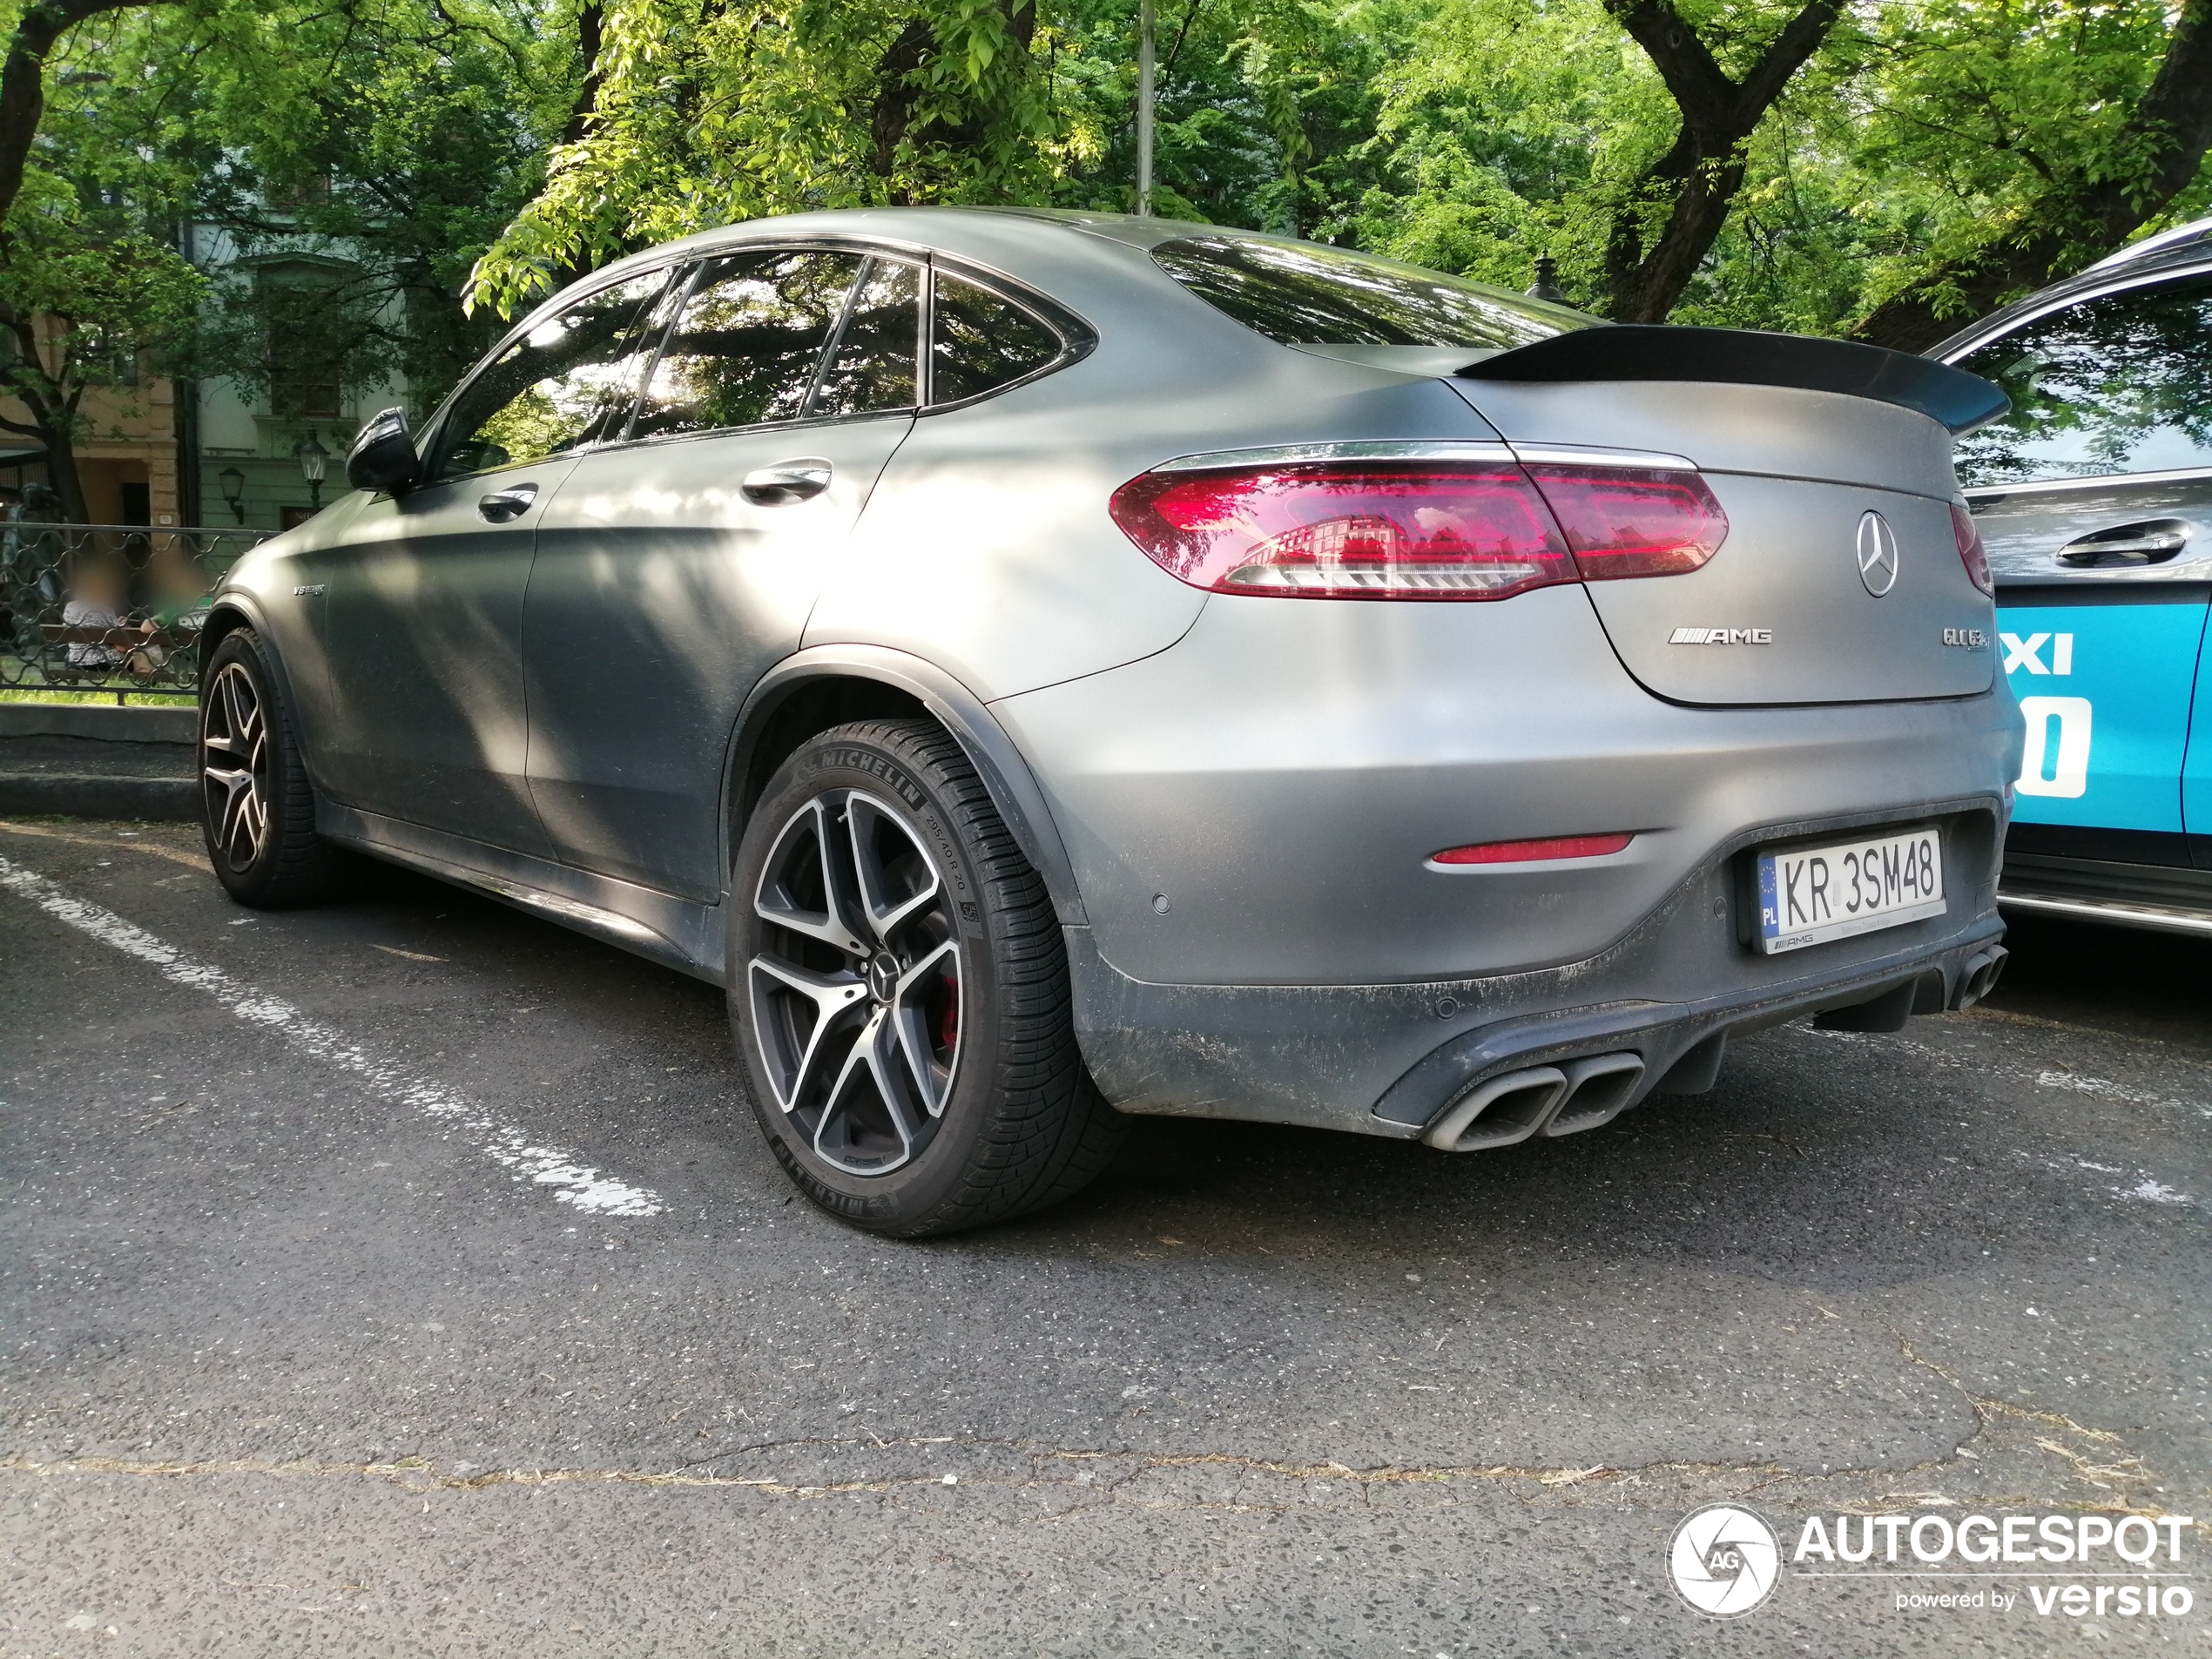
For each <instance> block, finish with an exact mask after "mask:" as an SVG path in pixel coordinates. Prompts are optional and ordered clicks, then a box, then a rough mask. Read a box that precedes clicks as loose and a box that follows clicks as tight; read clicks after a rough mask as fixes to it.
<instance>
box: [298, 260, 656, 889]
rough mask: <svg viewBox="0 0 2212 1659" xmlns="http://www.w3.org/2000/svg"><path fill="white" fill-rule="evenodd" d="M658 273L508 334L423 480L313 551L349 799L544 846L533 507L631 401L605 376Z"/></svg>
mask: <svg viewBox="0 0 2212 1659" xmlns="http://www.w3.org/2000/svg"><path fill="white" fill-rule="evenodd" d="M667 279H668V273H667V272H666V271H665V270H662V271H659V272H656V273H652V274H650V275H646V276H638V277H631V278H630V279H627V280H623V281H619V282H616V283H614V284H611V285H610V286H608V287H602V288H600V289H598V290H597V291H595V292H593V293H589V294H587V295H585V296H583V298H581V299H579V300H576V301H575V302H573V303H572V304H570V305H569V306H566V307H563V309H562V310H561V311H559V312H558V313H556V314H554V315H552V316H550V317H548V318H545V319H544V320H541V321H538V322H536V324H534V325H533V326H532V327H530V329H529V332H528V333H526V334H522V335H521V336H519V337H518V338H516V339H514V340H512V341H508V342H507V343H506V344H504V345H503V346H502V347H501V348H500V349H499V350H498V351H496V353H495V354H493V355H492V356H491V357H490V358H489V360H487V361H486V362H485V363H484V364H483V365H482V367H481V368H479V369H478V370H477V371H476V373H475V374H474V375H473V376H472V377H471V378H470V379H469V381H468V382H467V383H466V384H464V385H463V387H462V389H461V391H460V392H459V393H458V394H457V395H455V398H454V399H453V401H452V402H451V403H450V404H449V406H448V408H447V410H446V412H445V414H444V415H443V416H442V418H441V419H440V420H438V421H435V422H434V424H433V429H432V430H431V431H430V432H429V433H428V435H427V448H426V453H425V469H424V471H425V481H424V482H422V483H421V484H419V485H418V486H416V487H415V488H414V489H410V490H408V491H407V492H406V493H404V494H403V495H400V496H378V497H376V498H374V499H373V500H371V501H370V502H368V503H367V504H366V505H365V506H364V507H363V508H362V509H361V510H360V511H359V512H358V513H357V514H356V515H355V516H354V520H353V522H352V523H351V524H350V525H349V526H348V529H347V536H346V538H345V540H344V542H343V543H342V544H341V545H340V546H338V547H335V548H334V549H332V550H330V552H329V554H328V556H327V557H326V558H325V559H324V560H323V561H321V564H320V570H319V572H318V573H319V574H323V575H324V580H325V581H326V583H327V596H326V597H325V599H324V606H325V610H324V631H325V640H326V647H327V649H326V658H327V673H328V694H329V707H330V711H331V718H330V720H329V723H328V728H327V733H326V734H325V736H324V738H323V740H322V742H321V744H320V747H319V750H318V753H317V762H318V770H319V776H320V781H321V783H322V785H323V787H324V788H325V790H326V791H327V793H328V794H329V795H330V796H331V797H332V798H333V799H336V800H338V801H340V802H341V803H344V804H346V805H348V806H355V807H359V808H361V809H362V810H365V811H368V812H372V813H379V814H381V815H383V816H386V817H390V818H396V819H404V820H406V821H408V822H409V823H415V824H420V825H423V826H428V827H429V828H432V829H436V830H442V831H446V832H448V833H452V834H455V835H461V836H465V837H467V838H468V839H469V840H475V841H482V842H487V843H489V844H490V845H492V846H500V847H504V848H509V849H512V850H515V851H517V852H524V853H536V854H538V855H540V856H544V855H546V854H547V853H549V851H550V848H549V846H548V844H547V842H546V840H545V834H544V831H543V827H542V826H540V824H539V822H538V819H537V813H536V809H535V807H534V806H533V804H532V802H531V800H530V796H529V786H528V783H527V781H526V779H525V775H524V757H525V752H526V743H527V726H526V720H525V714H524V691H523V596H524V593H525V591H526V590H527V586H528V583H529V568H530V561H531V558H532V556H533V555H534V553H535V550H536V532H537V523H538V518H539V516H540V515H541V514H542V512H543V509H544V504H545V502H547V501H549V500H550V499H551V497H552V496H553V493H554V491H555V490H556V489H558V488H559V487H560V485H561V482H562V481H563V479H565V478H566V477H567V476H568V475H569V472H570V469H571V468H573V467H574V466H575V464H576V457H577V453H578V452H579V451H580V450H581V449H582V448H583V447H584V446H586V445H588V444H589V443H590V442H592V441H594V440H595V439H596V438H597V437H598V436H599V435H601V434H602V432H603V430H604V424H605V422H606V421H607V420H608V419H609V418H610V416H611V417H613V418H617V419H619V418H621V417H622V416H624V415H626V414H627V410H628V403H629V400H628V397H627V395H614V394H613V393H612V391H611V388H612V387H613V386H614V384H615V383H616V382H617V381H619V379H620V376H621V374H622V372H623V366H624V363H625V361H627V360H628V356H629V354H630V353H631V350H632V349H633V347H634V345H635V338H634V336H635V330H636V328H637V324H638V321H639V320H640V317H641V315H642V314H643V312H644V308H645V307H646V306H647V305H648V303H649V302H650V301H651V300H652V299H653V298H654V297H655V296H656V294H657V293H658V292H659V290H660V289H661V288H662V287H664V286H665V284H666V282H667Z"/></svg>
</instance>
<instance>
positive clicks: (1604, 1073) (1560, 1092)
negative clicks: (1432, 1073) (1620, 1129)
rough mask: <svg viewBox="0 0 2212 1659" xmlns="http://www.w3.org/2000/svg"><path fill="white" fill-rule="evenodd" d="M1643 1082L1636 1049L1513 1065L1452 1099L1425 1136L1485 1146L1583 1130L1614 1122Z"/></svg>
mask: <svg viewBox="0 0 2212 1659" xmlns="http://www.w3.org/2000/svg"><path fill="white" fill-rule="evenodd" d="M1642 1082H1643V1061H1642V1059H1641V1058H1640V1057H1639V1056H1637V1055H1632V1054H1607V1055H1595V1056H1593V1057H1591V1058H1589V1059H1584V1060H1569V1061H1566V1062H1562V1063H1561V1064H1560V1065H1556V1066H1531V1067H1529V1068H1527V1069H1526V1070H1522V1071H1509V1072H1507V1073H1506V1074H1505V1075H1504V1076H1501V1077H1492V1078H1490V1079H1489V1080H1487V1082H1481V1083H1479V1084H1477V1085H1476V1086H1475V1087H1474V1089H1470V1090H1468V1091H1467V1093H1466V1094H1465V1095H1462V1096H1460V1098H1459V1099H1458V1100H1456V1101H1454V1102H1453V1103H1452V1104H1451V1105H1450V1106H1449V1107H1447V1108H1446V1109H1445V1111H1444V1114H1443V1116H1440V1117H1439V1118H1438V1119H1437V1120H1436V1121H1435V1122H1434V1123H1432V1124H1430V1125H1429V1127H1428V1130H1427V1132H1426V1134H1424V1135H1423V1136H1421V1138H1422V1139H1423V1140H1424V1141H1426V1142H1427V1143H1428V1144H1429V1145H1431V1146H1433V1147H1434V1148H1436V1149H1437V1150H1439V1151H1440V1152H1484V1151H1487V1150H1490V1149H1491V1148H1493V1147H1500V1146H1515V1145H1518V1144H1519V1143H1521V1142H1522V1141H1525V1140H1527V1139H1528V1138H1529V1137H1530V1136H1536V1135H1541V1136H1548V1137H1554V1138H1555V1137H1557V1136H1561V1135H1579V1134H1581V1132H1582V1131H1583V1130H1588V1129H1595V1128H1597V1127H1598V1126H1599V1125H1600V1124H1601V1123H1611V1122H1612V1121H1613V1119H1614V1118H1615V1117H1616V1116H1619V1115H1620V1113H1621V1109H1622V1108H1623V1107H1625V1106H1626V1105H1628V1103H1629V1102H1630V1101H1632V1100H1634V1099H1635V1096H1636V1090H1637V1088H1638V1086H1639V1085H1640V1084H1641V1083H1642Z"/></svg>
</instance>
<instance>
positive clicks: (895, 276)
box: [808, 259, 922, 415]
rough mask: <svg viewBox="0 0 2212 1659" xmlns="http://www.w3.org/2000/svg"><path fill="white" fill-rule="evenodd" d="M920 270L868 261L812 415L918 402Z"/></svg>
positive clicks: (901, 262) (861, 411)
mask: <svg viewBox="0 0 2212 1659" xmlns="http://www.w3.org/2000/svg"><path fill="white" fill-rule="evenodd" d="M921 278H922V271H921V266H918V265H911V264H908V263H907V261H906V260H883V259H876V260H869V261H868V268H867V275H865V276H863V277H862V278H861V279H860V287H857V288H855V289H854V290H853V303H852V305H851V307H849V308H848V309H847V310H846V314H845V324H844V327H841V328H840V329H839V330H838V332H837V346H836V348H835V349H834V350H833V351H832V352H831V354H830V361H829V364H828V367H827V368H824V369H823V371H822V381H821V384H820V386H819V387H818V388H816V390H815V393H814V401H813V405H812V406H811V408H809V410H808V413H809V414H813V415H867V414H870V413H873V412H874V411H877V410H883V409H910V408H914V405H915V404H916V403H917V402H919V401H921V399H920V395H919V393H918V390H917V388H918V387H919V386H920V384H921Z"/></svg>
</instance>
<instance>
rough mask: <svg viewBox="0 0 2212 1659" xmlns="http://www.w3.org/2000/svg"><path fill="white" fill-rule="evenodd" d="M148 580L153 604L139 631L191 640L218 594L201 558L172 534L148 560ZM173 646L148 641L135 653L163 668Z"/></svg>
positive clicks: (176, 640)
mask: <svg viewBox="0 0 2212 1659" xmlns="http://www.w3.org/2000/svg"><path fill="white" fill-rule="evenodd" d="M145 582H146V589H147V591H148V592H149V593H150V594H151V595H152V598H153V608H152V611H151V612H150V613H149V614H148V615H147V617H146V619H145V621H144V622H142V623H140V624H138V631H139V632H140V633H145V634H166V635H168V637H169V638H170V640H171V641H172V642H178V641H182V642H183V643H185V644H189V643H190V636H192V635H193V634H197V633H198V632H199V631H200V629H201V628H202V627H203V626H204V625H205V624H206V621H207V607H208V606H209V605H210V604H212V603H213V600H214V597H215V596H214V594H213V593H212V591H211V590H209V588H208V585H207V577H206V573H205V572H204V571H202V570H200V568H199V560H197V559H195V558H194V557H193V556H192V552H191V550H189V549H188V548H186V547H185V544H184V543H182V542H180V541H179V540H178V539H177V538H176V537H175V536H171V537H169V538H168V539H167V540H165V542H163V543H162V544H161V545H160V546H159V547H158V548H157V549H155V550H154V554H153V556H152V558H150V559H148V560H147V561H146V568H145ZM170 650H171V647H170V646H169V645H164V644H148V645H147V646H145V648H144V650H142V651H135V652H133V653H132V655H133V656H138V657H144V658H146V660H147V661H148V662H149V663H150V664H152V667H154V668H159V667H160V666H161V665H162V664H164V663H165V662H167V661H168V660H169V655H170Z"/></svg>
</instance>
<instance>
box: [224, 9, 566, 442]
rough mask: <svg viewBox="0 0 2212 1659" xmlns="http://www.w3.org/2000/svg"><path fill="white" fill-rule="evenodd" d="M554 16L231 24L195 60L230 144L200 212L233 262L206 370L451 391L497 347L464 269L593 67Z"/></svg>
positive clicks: (254, 379) (385, 12) (359, 16)
mask: <svg viewBox="0 0 2212 1659" xmlns="http://www.w3.org/2000/svg"><path fill="white" fill-rule="evenodd" d="M560 21H561V20H560V19H559V18H558V17H557V15H556V16H555V17H552V18H548V17H546V16H544V15H543V11H542V9H541V8H540V7H538V6H536V5H534V4H531V3H529V0H352V3H350V4H349V6H348V7H347V9H346V10H342V11H335V12H326V13H315V14H310V15H307V16H304V17H282V16H277V15H271V14H240V15H239V16H237V17H233V19H231V20H230V23H229V24H228V27H227V30H226V33H225V37H224V40H223V44H224V47H225V48H226V50H224V51H222V52H221V53H220V54H219V55H211V57H210V61H209V62H208V63H207V64H206V66H205V67H204V68H203V69H202V71H200V80H201V84H202V88H203V90H202V93H201V96H202V98H203V100H204V102H205V104H206V110H207V122H208V125H209V128H210V130H212V132H216V133H219V135H220V136H221V138H222V146H221V150H220V152H219V154H218V155H217V156H215V157H214V158H211V161H210V165H208V166H207V168H206V171H205V172H204V173H203V174H202V175H201V179H200V182H199V189H198V192H197V201H196V205H195V212H196V216H197V217H198V218H199V219H200V220H201V221H202V222H203V223H205V224H206V225H208V226H212V227H214V228H215V229H217V230H218V231H219V232H220V233H224V234H225V235H227V236H228V237H229V239H231V241H232V244H233V252H234V253H235V254H236V256H237V257H236V259H235V260H234V261H233V262H232V263H229V264H227V265H226V267H225V270H224V273H223V278H222V280H221V281H220V283H219V288H218V292H217V293H216V296H215V300H214V304H213V306H212V307H211V311H210V316H209V326H208V327H206V329H205V330H204V331H203V348H202V351H201V354H200V367H201V369H202V372H204V373H210V374H216V373H219V374H226V375H227V376H228V377H229V378H231V379H232V380H233V381H235V382H236V383H237V384H239V387H240V388H241V389H243V390H245V391H246V392H247V393H248V394H249V395H255V394H260V395H272V394H273V395H275V396H276V397H277V399H278V401H281V400H282V389H281V388H278V387H276V386H274V385H273V377H274V376H276V375H278V374H282V373H287V372H288V373H291V374H294V375H296V374H297V372H298V368H299V366H300V363H301V362H303V361H306V362H309V363H312V364H314V365H315V366H317V371H316V372H318V373H320V374H327V376H328V377H329V378H330V379H332V380H334V381H337V382H339V383H341V384H342V385H343V386H345V387H347V388H350V389H359V388H364V387H368V386H373V385H377V384H381V383H382V382H384V381H388V380H389V379H390V378H391V377H392V376H394V375H395V374H399V375H404V376H405V377H406V379H407V381H408V384H409V386H410V388H412V390H413V392H414V394H415V395H416V396H417V397H418V398H419V399H422V400H429V399H434V398H435V396H436V395H438V394H439V393H441V392H442V390H443V389H444V388H446V387H448V386H449V385H450V384H451V383H452V382H453V381H454V380H455V377H457V376H458V375H459V374H461V372H462V370H463V369H465V368H467V367H468V366H469V364H470V363H471V362H473V361H475V358H476V357H477V355H478V354H480V353H481V352H482V349H483V348H484V347H485V346H486V345H488V344H489V334H490V328H491V320H490V319H489V318H488V317H485V316H481V315H479V316H475V317H471V316H470V315H469V314H468V311H467V309H466V307H464V305H463V302H462V290H463V288H464V287H465V285H466V283H467V280H468V278H469V272H470V270H471V268H472V267H473V266H474V265H475V261H476V260H478V259H479V258H480V257H481V256H482V253H484V251H485V250H486V249H487V248H488V247H489V246H491V244H492V242H493V240H494V239H495V238H496V237H497V236H498V235H499V233H501V231H502V229H503V228H504V227H505V226H507V225H508V224H509V222H510V221H511V220H512V219H514V218H515V216H516V214H517V213H518V212H521V211H522V210H523V206H525V204H527V203H528V202H529V199H530V198H531V197H532V195H533V194H534V193H535V192H536V190H537V188H538V186H539V185H541V184H542V183H543V176H544V174H543V158H544V155H545V153H546V151H547V148H548V146H549V145H550V143H551V142H552V141H553V139H554V138H556V136H557V135H558V134H559V132H560V131H561V128H562V125H563V122H565V121H566V120H567V119H568V118H569V111H570V105H572V104H573V103H574V101H575V99H576V98H577V85H578V83H579V82H580V81H581V79H582V78H583V73H584V69H585V66H584V65H583V64H580V63H578V62H577V59H576V57H575V56H574V55H573V53H572V52H571V51H569V50H568V48H567V45H566V44H565V40H566V38H572V36H571V35H570V34H569V30H572V29H573V27H574V25H573V24H572V23H570V24H568V25H567V27H566V28H565V29H564V28H563V27H560V26H556V27H555V28H552V29H550V30H549V29H545V28H544V27H543V25H545V24H547V23H548V22H552V23H554V24H556V25H558V24H560ZM248 66H251V67H250V68H249V67H248Z"/></svg>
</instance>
